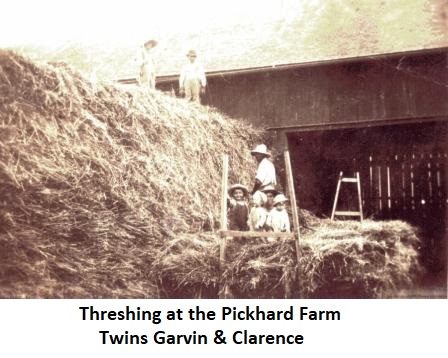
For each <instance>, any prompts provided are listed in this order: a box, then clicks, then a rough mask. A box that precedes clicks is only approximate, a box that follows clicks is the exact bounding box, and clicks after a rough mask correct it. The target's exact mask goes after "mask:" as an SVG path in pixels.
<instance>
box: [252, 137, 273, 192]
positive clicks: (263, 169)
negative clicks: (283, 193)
mask: <svg viewBox="0 0 448 358" xmlns="http://www.w3.org/2000/svg"><path fill="white" fill-rule="evenodd" d="M251 154H252V155H253V156H254V157H255V159H256V161H257V163H258V168H257V174H256V176H255V183H254V186H253V189H252V195H253V194H255V192H257V191H259V190H260V191H262V190H263V189H264V188H266V187H267V186H274V187H275V185H276V184H277V179H276V174H275V167H274V164H273V163H272V162H271V161H270V160H269V159H268V158H269V157H270V156H271V154H270V153H269V152H268V149H267V147H266V145H265V144H259V145H257V146H256V147H255V149H253V150H252V151H251Z"/></svg>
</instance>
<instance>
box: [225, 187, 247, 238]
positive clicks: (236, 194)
mask: <svg viewBox="0 0 448 358" xmlns="http://www.w3.org/2000/svg"><path fill="white" fill-rule="evenodd" d="M228 193H229V198H228V199H227V206H228V210H227V219H228V228H229V230H237V231H248V230H249V227H248V225H247V222H248V219H249V205H248V204H247V200H246V199H247V197H248V195H249V191H248V189H247V188H246V187H245V186H244V185H241V184H234V185H232V186H231V187H230V189H229V191H228Z"/></svg>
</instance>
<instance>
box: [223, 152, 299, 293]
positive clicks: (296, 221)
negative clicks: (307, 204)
mask: <svg viewBox="0 0 448 358" xmlns="http://www.w3.org/2000/svg"><path fill="white" fill-rule="evenodd" d="M284 159H285V167H286V179H287V183H288V190H289V197H290V203H291V211H292V223H293V230H292V232H260V231H234V230H232V231H231V230H227V181H228V171H229V156H228V155H227V154H224V155H223V165H222V168H223V170H222V191H221V223H220V225H221V230H220V231H219V233H220V241H219V269H220V270H219V271H220V273H221V274H222V272H223V268H224V264H225V262H226V244H227V239H228V238H231V237H255V238H264V237H270V238H271V237H272V238H292V239H294V241H295V249H296V257H297V262H299V259H300V251H299V249H300V230H299V229H300V227H299V214H298V208H297V203H296V194H295V191H294V181H293V176H292V168H291V159H290V156H289V151H288V150H285V152H284ZM225 291H226V287H220V290H219V298H225Z"/></svg>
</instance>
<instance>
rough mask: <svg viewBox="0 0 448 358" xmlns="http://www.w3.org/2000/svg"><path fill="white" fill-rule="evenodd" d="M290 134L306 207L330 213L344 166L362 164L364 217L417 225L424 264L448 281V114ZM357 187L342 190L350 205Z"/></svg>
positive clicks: (346, 171) (298, 187)
mask: <svg viewBox="0 0 448 358" xmlns="http://www.w3.org/2000/svg"><path fill="white" fill-rule="evenodd" d="M287 139H288V146H289V149H290V152H291V157H292V165H293V171H294V173H295V183H296V192H297V193H298V199H299V203H300V206H301V207H302V208H305V209H308V210H310V211H312V212H314V213H316V214H317V215H320V216H330V213H331V208H332V204H333V200H334V195H335V189H336V183H337V179H338V175H339V172H340V171H343V172H344V174H346V175H349V176H350V175H353V174H354V172H356V171H359V172H360V177H361V191H362V198H363V200H362V205H363V211H364V214H365V217H367V218H373V219H378V220H388V219H399V220H404V221H407V222H409V223H411V224H413V225H416V226H418V227H419V228H420V229H421V230H422V237H423V238H424V242H423V245H422V246H423V247H422V252H421V254H422V261H423V263H424V265H425V266H426V267H427V269H428V270H429V271H430V272H433V273H439V274H440V275H441V276H443V275H444V278H445V281H446V261H447V251H446V250H447V249H446V246H447V245H446V241H447V239H448V236H447V230H448V217H447V214H448V213H447V200H448V197H447V186H448V172H447V171H448V157H447V152H448V150H447V149H448V148H447V147H448V123H447V122H428V123H418V124H399V125H387V126H375V127H365V128H350V129H331V130H312V131H309V130H307V131H300V132H291V133H288V134H287ZM355 194H356V193H355V192H350V190H349V188H346V192H345V193H344V192H341V201H342V202H341V205H345V207H344V209H347V210H354V209H356V204H357V201H356V199H355V198H354V195H355ZM445 285H446V282H445Z"/></svg>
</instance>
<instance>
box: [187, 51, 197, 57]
mask: <svg viewBox="0 0 448 358" xmlns="http://www.w3.org/2000/svg"><path fill="white" fill-rule="evenodd" d="M190 56H191V57H197V56H198V54H197V53H196V51H195V50H190V51H188V52H187V57H190Z"/></svg>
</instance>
